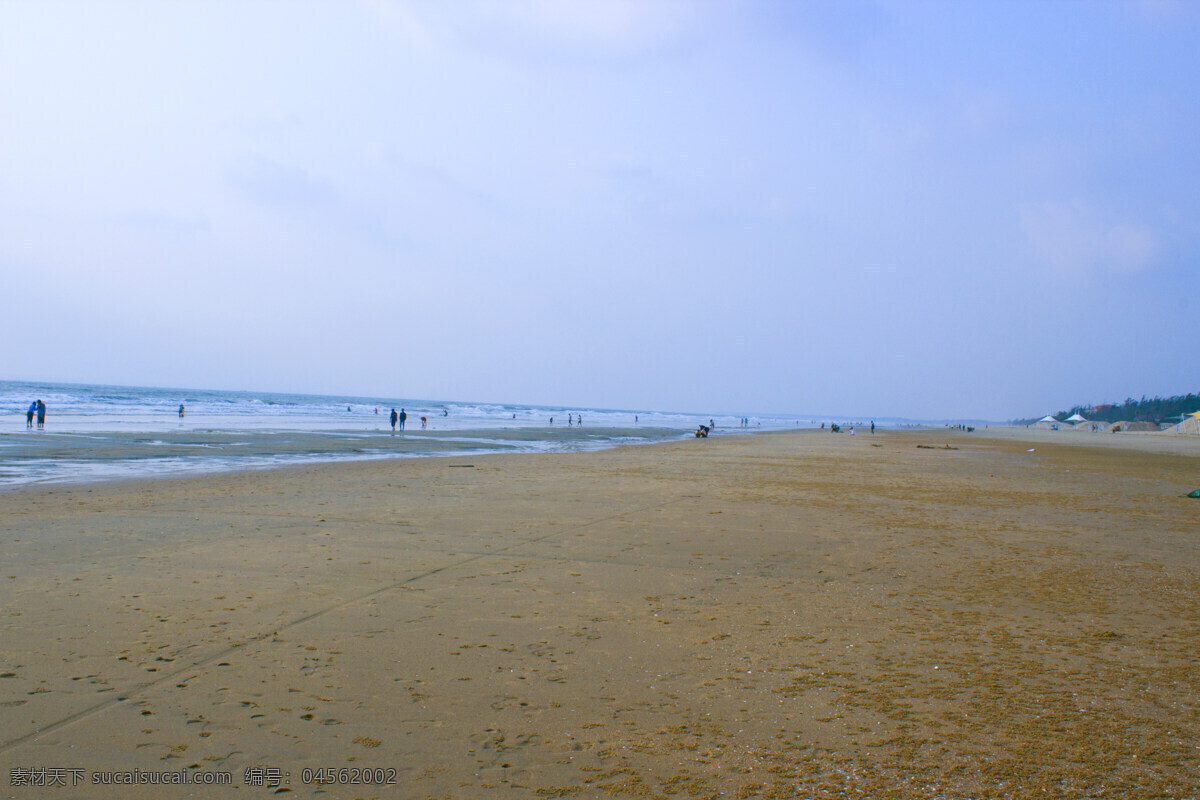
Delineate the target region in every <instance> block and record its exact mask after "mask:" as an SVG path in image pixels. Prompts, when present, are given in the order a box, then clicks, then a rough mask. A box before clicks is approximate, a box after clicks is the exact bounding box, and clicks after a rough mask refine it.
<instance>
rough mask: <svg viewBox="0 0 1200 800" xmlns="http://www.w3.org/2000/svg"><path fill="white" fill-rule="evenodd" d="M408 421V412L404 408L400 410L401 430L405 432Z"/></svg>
mask: <svg viewBox="0 0 1200 800" xmlns="http://www.w3.org/2000/svg"><path fill="white" fill-rule="evenodd" d="M407 419H408V412H407V411H405V410H404V409H403V408H402V409H400V430H404V421H405V420H407Z"/></svg>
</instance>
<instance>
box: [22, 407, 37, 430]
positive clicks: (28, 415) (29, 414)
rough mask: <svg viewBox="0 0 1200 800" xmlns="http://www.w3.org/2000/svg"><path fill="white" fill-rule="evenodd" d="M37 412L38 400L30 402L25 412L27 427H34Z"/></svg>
mask: <svg viewBox="0 0 1200 800" xmlns="http://www.w3.org/2000/svg"><path fill="white" fill-rule="evenodd" d="M36 413H37V400H34V401H33V402H32V403H30V404H29V410H28V411H26V412H25V427H26V428H32V427H33V415H34V414H36Z"/></svg>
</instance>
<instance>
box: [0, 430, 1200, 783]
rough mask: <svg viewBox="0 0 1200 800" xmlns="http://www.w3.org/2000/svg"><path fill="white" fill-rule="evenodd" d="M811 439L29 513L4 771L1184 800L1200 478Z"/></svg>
mask: <svg viewBox="0 0 1200 800" xmlns="http://www.w3.org/2000/svg"><path fill="white" fill-rule="evenodd" d="M814 433H820V431H819V430H817V431H815V432H814V431H796V432H792V431H787V432H772V434H773V435H767V436H761V435H755V436H727V437H714V438H710V439H683V440H679V441H672V442H667V443H662V444H658V445H655V446H652V447H616V448H611V449H606V450H602V451H595V452H586V453H547V454H536V455H537V457H527V455H529V454H495V455H484V456H477V455H470V456H468V457H466V458H423V459H395V460H388V461H374V462H369V463H360V462H353V463H342V464H325V465H319V466H303V467H295V468H289V469H282V470H262V471H252V472H246V473H238V474H214V475H205V476H199V477H179V478H169V479H163V480H156V481H132V482H129V483H122V484H113V483H105V484H98V485H90V486H75V487H69V488H67V487H28V488H26V489H23V490H21V491H19V492H15V493H7V494H5V495H3V496H0V503H3V504H4V506H5V513H4V514H3V515H2V517H0V519H2V521H0V546H3V547H4V552H5V553H6V565H5V569H4V570H3V572H2V573H0V581H2V582H3V584H2V585H4V587H5V597H6V608H7V609H9V610H10V614H9V615H8V616H6V617H3V618H0V637H2V639H3V641H4V642H5V648H4V650H3V652H0V675H4V676H5V678H4V679H2V680H0V729H2V730H4V731H5V735H4V736H3V737H2V738H3V741H0V767H5V768H7V769H4V770H3V771H4V772H5V773H8V772H9V770H11V769H12V768H14V767H26V766H36V765H39V764H41V765H56V766H58V765H61V766H63V767H71V768H79V769H82V770H87V771H100V770H114V769H141V770H173V769H184V770H189V771H193V772H195V771H199V770H228V771H229V772H231V773H232V774H233V775H234V778H235V781H234V782H235V783H236V784H238V788H239V789H241V790H242V791H243V793H245V790H247V789H249V796H260V794H261V795H262V796H265V795H266V794H269V793H270V790H263V789H258V790H256V789H253V788H251V787H248V786H245V785H244V784H243V776H244V774H245V770H246V769H247V768H249V767H252V766H255V765H259V766H263V765H265V766H268V767H273V768H279V769H280V770H282V771H286V772H287V773H289V774H290V776H291V777H290V783H289V784H288V786H287V788H290V789H291V790H292V792H294V793H295V794H296V795H297V796H305V797H308V796H322V795H319V794H317V793H316V792H317V790H319V789H321V788H322V787H321V786H320V785H317V784H313V783H305V782H303V781H302V780H301V775H302V772H303V770H304V769H315V768H321V767H346V768H352V767H370V768H372V769H374V768H383V769H395V770H397V772H398V776H399V777H398V783H397V784H396V785H395V786H391V787H388V788H383V787H374V788H372V787H367V786H363V787H355V788H353V789H352V790H351V794H352V795H354V796H361V795H365V796H375V795H380V796H399V797H404V798H428V797H445V796H449V797H453V798H458V797H463V798H466V797H477V796H489V797H493V796H495V797H502V798H503V797H512V798H524V797H529V796H577V795H578V796H592V795H598V794H604V795H611V796H614V797H641V796H658V795H663V796H669V795H671V794H672V793H676V794H678V793H683V794H685V795H689V796H696V795H699V796H709V795H711V794H716V793H718V792H726V793H727V794H729V795H737V794H738V793H741V794H742V795H743V796H753V795H769V794H771V793H775V794H778V795H780V796H793V795H796V794H799V795H802V796H808V797H813V798H824V797H835V796H841V795H843V794H846V793H854V792H864V793H866V794H869V795H871V796H901V795H906V794H907V795H912V794H913V793H920V794H922V795H924V794H929V793H931V792H932V793H938V792H940V793H942V794H944V795H949V796H965V795H968V794H971V795H973V796H983V797H1000V796H1004V797H1015V798H1022V797H1035V796H1036V797H1063V798H1065V797H1074V796H1079V795H1081V794H1082V795H1086V793H1087V792H1088V791H1095V790H1098V789H1099V787H1101V786H1103V787H1105V790H1106V791H1111V792H1115V793H1118V794H1119V793H1122V792H1125V793H1142V794H1166V793H1169V792H1174V793H1175V794H1178V795H1180V796H1186V793H1187V791H1188V788H1189V787H1194V786H1195V785H1196V782H1197V779H1198V778H1200V774H1198V771H1197V768H1196V765H1195V760H1194V758H1193V757H1192V756H1193V755H1194V753H1193V750H1192V749H1191V746H1190V743H1191V742H1193V741H1196V740H1197V739H1200V722H1198V721H1197V719H1196V717H1195V715H1189V714H1187V713H1179V711H1178V710H1179V709H1187V708H1189V707H1190V706H1189V704H1190V703H1192V698H1194V697H1195V696H1197V692H1200V675H1197V674H1196V672H1195V670H1194V669H1193V665H1194V655H1193V654H1194V652H1195V649H1196V647H1197V645H1200V605H1198V603H1197V600H1196V598H1197V596H1198V594H1200V591H1198V590H1200V555H1198V554H1197V552H1196V549H1195V542H1194V538H1195V537H1194V529H1195V514H1196V509H1197V507H1198V504H1200V501H1196V500H1190V499H1185V498H1182V497H1181V495H1182V494H1183V491H1184V489H1185V487H1186V488H1196V487H1195V486H1193V485H1192V483H1193V482H1194V481H1195V480H1196V477H1195V476H1196V471H1195V463H1196V462H1195V461H1194V459H1193V456H1194V455H1195V454H1194V453H1188V454H1186V455H1183V454H1174V453H1163V452H1153V451H1149V452H1148V451H1144V450H1128V449H1113V448H1111V447H1078V446H1069V445H1065V444H1064V446H1061V447H1059V446H1049V445H1041V444H1036V443H1035V445H1034V446H1035V447H1036V452H1035V453H1027V452H1026V451H1027V449H1028V447H1029V446H1030V445H1029V442H1028V441H1026V440H1025V438H1023V437H1007V438H1006V437H999V438H996V437H983V436H980V434H979V432H976V433H973V434H966V433H957V432H951V431H946V430H928V431H921V432H917V431H904V432H877V433H876V434H875V435H874V436H871V435H870V434H862V435H856V436H855V437H849V436H848V435H845V434H842V435H837V436H834V435H832V434H828V432H826V435H821V436H818V435H813V434H814ZM945 445H949V447H950V448H951V449H945ZM918 446H923V447H918ZM953 448H957V449H953ZM467 464H470V465H471V466H470V467H469V468H468V467H467V466H466V465H467ZM1131 686H1136V687H1137V691H1136V692H1134V691H1130V690H1129V687H1131ZM1172 709H1175V710H1174V711H1173V710H1172ZM323 788H324V789H325V791H326V792H329V791H331V790H332V793H333V796H341V794H340V791H341V790H340V789H338V788H336V787H332V786H325V787H323ZM45 791H46V790H45V789H44V788H43V789H41V790H39V789H37V788H34V787H28V788H22V787H16V786H11V784H10V785H8V786H6V787H5V791H4V792H0V795H3V796H8V797H21V798H26V797H29V798H32V797H37V796H41V795H43V794H44V793H45ZM232 791H234V790H232V789H213V790H208V791H207V793H206V795H205V796H213V797H218V798H219V797H221V796H224V795H226V794H228V793H230V792H232ZM256 792H257V793H256ZM194 793H195V790H194V787H178V788H177V789H168V788H167V787H163V786H154V787H150V786H146V787H107V788H106V787H104V786H93V787H92V792H90V793H89V796H90V797H97V798H108V797H113V798H116V797H133V798H151V797H153V798H163V797H168V798H171V797H188V796H191V795H192V794H194ZM323 796H330V795H329V794H325V795H323Z"/></svg>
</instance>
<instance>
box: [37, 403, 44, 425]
mask: <svg viewBox="0 0 1200 800" xmlns="http://www.w3.org/2000/svg"><path fill="white" fill-rule="evenodd" d="M37 421H38V430H39V431H40V430H42V429H43V428H45V427H46V404H45V403H43V402H42V401H41V400H38V401H37Z"/></svg>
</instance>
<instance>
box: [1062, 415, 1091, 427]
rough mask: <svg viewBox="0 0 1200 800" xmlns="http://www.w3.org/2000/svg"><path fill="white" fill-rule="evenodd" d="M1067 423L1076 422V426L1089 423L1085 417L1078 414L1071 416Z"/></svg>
mask: <svg viewBox="0 0 1200 800" xmlns="http://www.w3.org/2000/svg"><path fill="white" fill-rule="evenodd" d="M1066 421H1067V422H1074V423H1075V424H1076V425H1078V424H1079V423H1081V422H1087V420H1086V419H1084V418H1083V417H1081V416H1080V415H1078V414H1072V415H1071V416H1069V417H1067V420H1066Z"/></svg>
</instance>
